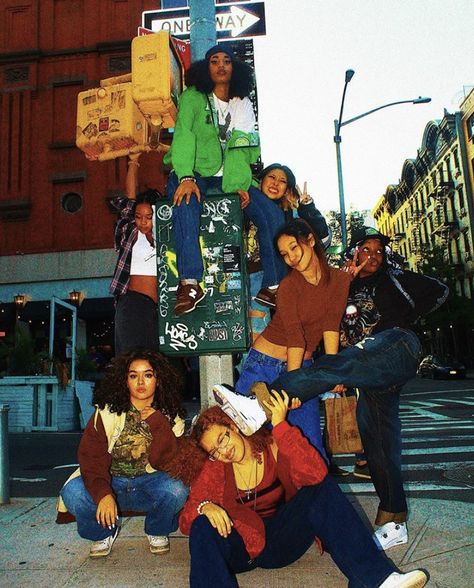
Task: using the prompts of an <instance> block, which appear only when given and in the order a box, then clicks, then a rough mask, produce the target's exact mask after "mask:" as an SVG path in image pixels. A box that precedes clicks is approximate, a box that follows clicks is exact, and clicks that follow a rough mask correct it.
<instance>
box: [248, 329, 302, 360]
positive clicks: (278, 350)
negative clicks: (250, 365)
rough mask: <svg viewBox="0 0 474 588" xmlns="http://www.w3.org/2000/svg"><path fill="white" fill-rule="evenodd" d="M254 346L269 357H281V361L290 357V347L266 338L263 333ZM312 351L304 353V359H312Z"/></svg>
mask: <svg viewBox="0 0 474 588" xmlns="http://www.w3.org/2000/svg"><path fill="white" fill-rule="evenodd" d="M253 348H254V349H255V351H258V352H260V353H264V354H265V355H268V357H273V358H274V359H279V360H280V361H287V359H288V347H286V345H277V344H276V343H272V342H271V341H268V339H265V337H263V336H262V335H260V337H258V339H256V340H255V342H254V344H253ZM312 356H313V355H312V353H310V352H306V353H305V354H304V359H311V358H312Z"/></svg>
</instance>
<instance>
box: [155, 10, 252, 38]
mask: <svg viewBox="0 0 474 588" xmlns="http://www.w3.org/2000/svg"><path fill="white" fill-rule="evenodd" d="M259 20H260V18H259V17H258V16H256V15H255V14H254V13H253V12H250V11H249V10H245V9H244V8H239V7H238V6H232V7H231V8H230V12H223V13H220V14H217V15H216V30H217V31H218V32H221V31H230V34H231V36H232V37H238V36H239V35H242V33H243V32H244V31H246V30H247V29H249V28H250V27H251V26H253V25H254V24H256V23H257V22H258V21H259ZM189 28H190V25H189V16H184V17H181V18H169V19H159V20H154V21H153V22H152V23H151V29H152V30H153V31H155V32H157V31H162V30H167V31H169V32H170V34H171V35H183V34H186V33H189Z"/></svg>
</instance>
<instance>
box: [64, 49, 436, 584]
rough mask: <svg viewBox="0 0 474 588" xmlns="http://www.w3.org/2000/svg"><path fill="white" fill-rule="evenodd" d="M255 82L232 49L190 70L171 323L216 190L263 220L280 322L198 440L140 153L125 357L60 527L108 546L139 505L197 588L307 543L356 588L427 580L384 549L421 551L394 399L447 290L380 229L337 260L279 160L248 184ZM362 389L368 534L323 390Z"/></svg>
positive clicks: (85, 444) (131, 199)
mask: <svg viewBox="0 0 474 588" xmlns="http://www.w3.org/2000/svg"><path fill="white" fill-rule="evenodd" d="M251 82H252V75H251V71H250V70H249V68H248V67H247V66H246V65H245V64H243V63H241V62H240V61H238V60H236V59H235V57H234V55H233V54H232V52H230V51H229V50H227V49H226V48H222V47H221V46H216V47H213V48H212V49H210V50H209V51H208V52H207V54H206V57H205V59H204V60H202V61H199V62H196V63H194V64H193V65H192V66H191V68H190V69H189V70H188V73H187V85H188V88H187V90H185V92H184V93H183V95H182V96H181V99H180V105H179V112H178V119H177V123H176V128H175V132H174V138H173V142H172V145H171V149H170V151H169V153H168V154H167V155H166V159H165V161H167V162H168V163H170V164H171V166H172V168H173V171H172V172H171V174H170V177H169V181H168V186H167V190H168V195H169V197H170V198H171V199H172V200H173V204H174V206H173V227H174V230H175V236H176V247H177V266H178V273H179V287H178V291H177V296H176V303H175V307H174V312H175V314H176V315H182V314H186V313H189V312H192V311H193V310H194V309H195V308H196V306H197V304H198V303H199V301H200V300H202V298H203V297H204V296H205V291H204V290H203V289H202V288H201V286H200V282H201V280H202V274H203V264H202V258H201V252H200V247H199V217H200V212H201V208H202V202H203V200H204V199H205V197H206V193H207V192H208V191H209V190H211V189H214V188H217V190H218V191H222V192H237V193H238V194H239V195H240V198H241V204H242V208H243V210H244V214H245V215H246V216H247V217H248V219H250V220H251V221H252V222H253V223H254V224H255V226H256V227H257V235H258V241H259V247H260V257H261V263H262V267H263V281H262V284H261V289H260V291H259V292H258V294H257V297H256V298H257V300H258V301H259V302H260V303H261V304H264V305H267V306H270V307H273V308H274V309H275V312H274V314H273V317H272V320H271V321H270V323H269V324H268V326H267V327H266V328H265V330H264V331H263V332H262V333H261V334H260V335H259V336H258V337H257V338H256V340H255V341H254V343H253V345H252V348H251V349H250V351H249V354H248V356H247V358H246V360H245V362H244V365H243V367H242V370H241V374H240V378H239V379H238V381H237V383H236V386H235V389H234V390H232V389H231V388H230V387H229V386H225V385H216V386H215V387H214V397H215V399H216V406H213V407H211V408H209V409H207V410H205V411H204V412H203V413H201V414H200V415H199V417H198V418H197V420H196V422H195V423H194V425H193V427H192V431H191V433H190V435H184V434H183V433H184V422H183V419H182V417H183V412H182V409H181V404H180V399H179V387H180V383H179V375H178V374H177V372H176V371H175V370H174V368H173V367H172V366H171V365H170V364H169V362H168V361H167V360H166V359H165V358H164V357H162V356H161V355H160V354H159V353H158V352H157V347H158V342H157V334H156V330H157V329H156V324H157V317H156V302H157V284H156V244H155V243H154V241H153V231H152V221H153V208H152V207H153V204H154V203H155V201H156V197H157V194H156V193H153V192H152V191H148V192H146V193H142V194H139V195H138V196H137V195H136V184H137V181H136V179H137V171H138V167H139V162H138V157H137V156H132V157H131V158H130V161H129V173H128V175H127V198H121V199H119V200H118V201H117V202H116V205H117V207H118V208H119V209H120V220H119V222H118V224H117V228H116V246H117V249H118V251H119V258H118V262H117V266H116V270H115V274H114V279H113V282H112V293H113V294H114V296H115V297H116V300H117V309H116V354H117V355H116V358H115V360H114V362H113V364H112V366H111V367H110V368H109V370H108V372H107V374H106V376H105V378H104V380H103V381H102V382H101V383H100V385H99V386H98V388H97V390H96V391H95V393H94V399H93V401H94V404H95V405H96V407H97V410H96V413H95V415H94V416H93V417H92V419H91V420H90V422H89V423H88V425H87V427H86V429H85V431H84V435H83V437H82V440H81V443H80V448H79V463H80V469H79V470H78V471H77V472H75V473H74V474H73V475H72V476H71V477H70V479H69V480H68V481H67V483H66V484H65V485H64V487H63V489H62V491H61V500H60V508H59V510H60V513H59V518H60V519H63V520H71V518H72V517H75V519H76V520H77V526H78V532H79V534H80V535H81V537H83V538H85V539H88V540H90V541H92V544H91V549H90V555H91V557H103V556H105V555H108V553H110V550H111V548H112V545H113V543H114V541H115V539H116V537H117V534H118V531H119V528H120V521H121V517H123V516H127V515H128V514H130V513H135V514H136V513H141V514H145V533H146V535H147V537H148V541H149V548H150V550H151V552H152V553H164V552H166V551H168V550H169V548H170V547H169V538H168V536H169V534H170V533H172V532H173V531H175V530H176V529H177V528H178V525H179V527H180V529H181V531H182V532H183V533H185V534H188V535H189V536H190V540H189V549H190V555H191V570H190V585H191V587H192V588H199V587H215V586H222V587H224V588H227V587H229V588H230V587H236V586H238V583H237V574H238V573H239V572H243V571H248V570H251V569H253V568H256V567H263V568H278V567H282V566H286V565H288V564H290V563H292V562H294V561H296V560H297V559H298V558H299V557H301V556H302V555H303V554H304V553H305V552H306V551H307V549H308V548H309V547H310V546H311V544H312V543H313V542H316V546H317V548H318V549H320V550H321V551H322V550H325V551H327V552H328V553H329V554H330V555H331V557H332V559H333V560H334V562H335V563H336V565H337V566H338V567H339V569H340V570H341V571H342V573H343V574H345V576H346V577H347V578H348V582H349V586H350V587H351V588H356V587H360V588H362V587H369V588H378V587H382V588H410V587H412V588H417V587H418V588H421V587H422V586H424V585H425V583H426V581H427V575H426V573H425V572H424V571H422V570H413V571H411V572H408V573H399V572H398V571H396V569H395V567H394V565H393V564H392V562H391V561H390V560H389V559H388V558H387V557H386V556H385V551H386V550H387V549H390V548H391V547H393V546H396V545H401V544H404V543H406V542H407V541H408V530H407V524H406V521H407V511H408V509H407V503H406V498H405V493H404V489H403V479H402V472H401V424H400V418H399V400H400V391H401V388H402V386H403V384H404V383H405V382H406V381H407V380H408V379H410V378H411V377H413V376H414V375H415V373H416V369H417V365H418V360H419V355H420V343H419V341H418V339H417V337H416V335H415V333H414V332H413V330H412V328H413V324H414V322H415V321H416V320H417V319H418V318H419V317H420V316H422V315H424V314H426V313H428V312H430V311H432V310H434V309H435V308H437V307H438V306H439V305H440V304H442V302H443V301H444V300H445V298H446V296H447V293H448V292H447V288H446V286H445V285H444V284H442V283H440V282H439V281H437V280H435V279H433V278H428V277H425V276H422V275H420V274H417V273H413V272H410V271H406V270H404V269H403V260H402V259H401V258H400V257H399V256H397V255H396V254H394V253H393V251H392V250H391V248H390V246H389V239H388V237H386V236H384V235H382V234H380V233H379V232H377V231H376V230H375V229H371V228H363V229H361V230H360V231H359V232H356V233H355V234H353V235H352V239H351V246H350V247H349V249H348V251H347V252H346V260H345V263H344V265H343V267H342V268H335V267H331V266H330V265H329V264H328V261H327V259H326V254H325V248H324V244H323V240H324V239H325V238H326V237H327V236H328V228H327V225H326V222H325V220H324V218H323V217H322V216H321V214H320V213H319V211H318V210H317V209H316V208H315V205H314V202H313V201H312V199H311V198H310V197H309V196H308V194H307V193H306V189H304V190H303V191H302V192H301V191H300V190H298V188H297V186H296V180H295V177H294V175H293V173H292V172H291V170H290V169H289V168H288V167H286V166H284V165H280V164H272V165H270V166H268V167H266V168H265V169H264V170H263V172H262V173H261V174H260V176H259V178H258V179H257V180H256V181H255V180H253V178H252V173H251V164H253V163H255V161H256V160H257V158H258V156H259V146H258V136H257V135H256V133H255V115H254V112H253V108H252V104H251V102H250V100H249V97H248V96H249V93H250V90H251ZM321 346H322V347H323V349H324V351H323V353H320V354H319V355H317V354H316V351H317V349H318V348H320V347H321ZM348 388H358V389H359V400H358V404H357V420H358V424H359V429H360V434H361V438H362V442H363V446H364V451H365V457H366V459H367V463H368V469H369V471H370V476H371V478H372V481H373V483H374V486H375V489H376V492H377V495H378V497H379V501H380V504H379V508H378V512H377V516H376V520H375V525H376V529H375V532H374V534H373V535H372V536H371V534H370V533H369V531H368V530H367V529H366V527H365V525H364V524H363V523H362V521H361V519H360V518H359V515H358V514H357V513H356V511H355V510H354V508H353V507H352V505H351V504H350V503H349V501H348V500H347V499H346V497H345V495H344V494H343V493H342V492H341V490H340V489H339V487H338V485H337V484H336V483H335V482H334V481H333V480H332V478H331V476H328V467H327V466H328V458H327V455H326V453H325V449H324V446H323V443H322V439H321V431H320V425H319V408H318V396H319V395H320V394H322V393H324V392H328V391H331V390H333V391H335V392H344V391H345V390H347V389H348Z"/></svg>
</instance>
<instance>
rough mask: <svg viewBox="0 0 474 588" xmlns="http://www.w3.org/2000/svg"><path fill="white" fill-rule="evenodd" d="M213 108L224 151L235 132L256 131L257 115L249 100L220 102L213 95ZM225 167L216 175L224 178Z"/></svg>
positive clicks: (237, 99) (232, 99)
mask: <svg viewBox="0 0 474 588" xmlns="http://www.w3.org/2000/svg"><path fill="white" fill-rule="evenodd" d="M211 104H212V106H213V107H214V115H215V120H216V122H217V132H218V136H219V141H220V144H221V147H222V151H224V150H225V148H226V145H227V141H228V140H229V139H230V136H231V134H232V131H233V130H236V129H237V130H239V131H243V132H244V133H253V132H254V131H255V113H254V111H253V106H252V103H251V101H250V100H249V98H237V97H236V98H231V99H230V100H229V101H228V102H225V101H224V100H220V99H219V98H218V97H217V96H216V95H215V94H214V93H213V94H212V101H211ZM223 170H224V166H223V165H222V167H221V169H220V170H219V171H218V172H217V173H216V174H214V175H216V176H222V173H223Z"/></svg>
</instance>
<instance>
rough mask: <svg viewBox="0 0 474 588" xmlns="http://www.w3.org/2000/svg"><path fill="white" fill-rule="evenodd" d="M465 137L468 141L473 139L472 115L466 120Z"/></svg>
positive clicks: (473, 124)
mask: <svg viewBox="0 0 474 588" xmlns="http://www.w3.org/2000/svg"><path fill="white" fill-rule="evenodd" d="M467 136H468V138H469V139H472V138H473V137H474V114H472V115H471V116H470V117H469V118H468V119H467Z"/></svg>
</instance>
